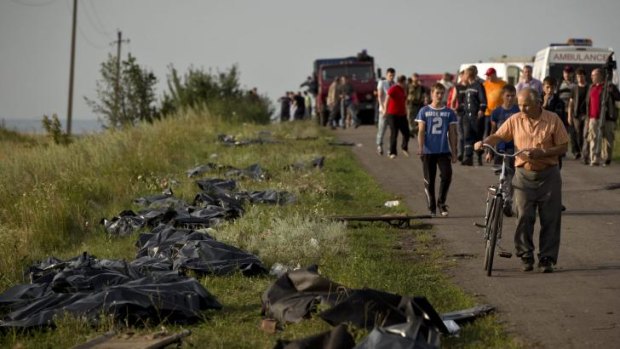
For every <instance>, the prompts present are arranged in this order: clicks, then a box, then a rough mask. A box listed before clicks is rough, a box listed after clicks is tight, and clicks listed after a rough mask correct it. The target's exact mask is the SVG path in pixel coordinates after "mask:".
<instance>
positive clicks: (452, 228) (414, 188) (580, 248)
mask: <svg viewBox="0 0 620 349" xmlns="http://www.w3.org/2000/svg"><path fill="white" fill-rule="evenodd" d="M334 134H335V135H336V136H337V137H338V138H339V139H340V140H343V141H351V142H355V143H357V144H358V145H359V146H356V147H353V149H352V150H353V153H354V154H355V155H356V156H357V158H358V159H359V161H360V162H361V164H362V165H363V167H364V168H366V169H367V171H368V172H369V173H370V174H371V175H372V176H374V177H375V178H376V180H377V181H378V182H379V183H380V184H381V185H382V186H383V188H384V189H386V190H387V191H388V192H391V193H394V194H395V196H398V197H400V198H401V199H402V200H404V201H405V202H406V204H407V206H408V208H409V209H410V210H411V211H412V212H413V213H415V214H426V212H427V210H426V203H425V199H424V194H423V179H422V168H421V162H420V161H419V158H418V157H417V156H415V155H414V154H415V150H416V149H417V143H415V144H411V147H410V149H411V154H412V156H411V157H410V158H406V157H404V156H403V155H402V154H400V155H399V156H398V157H397V158H396V159H394V160H391V159H388V158H387V157H385V156H383V157H380V156H379V155H377V154H376V152H375V151H376V146H375V141H374V140H375V134H376V128H375V127H374V126H362V127H360V128H358V129H355V130H354V129H347V130H340V129H339V130H337V131H334ZM388 137H389V131H388V132H386V143H385V144H386V145H387V140H388V139H389V138H388ZM416 141H417V140H416ZM562 177H563V183H564V185H563V203H564V205H565V206H566V207H567V211H566V212H565V213H564V215H563V218H562V243H561V247H560V256H559V261H558V264H557V266H556V272H555V273H553V274H542V273H539V272H537V271H534V272H529V273H524V272H522V271H521V270H520V262H519V260H518V258H515V257H513V258H511V259H505V258H496V262H495V268H494V269H495V270H494V276H493V277H490V278H489V277H486V275H485V273H484V272H483V270H482V256H483V241H482V237H481V235H480V233H479V228H476V227H474V226H473V223H474V222H481V221H482V218H481V216H482V213H483V210H484V200H485V197H486V194H485V190H486V189H485V188H486V187H487V186H488V185H490V184H492V183H494V182H495V181H496V180H497V179H496V176H494V174H493V172H492V170H491V166H490V165H488V164H485V166H483V167H464V166H461V165H459V164H455V165H454V175H453V180H452V186H451V188H450V193H449V195H448V202H447V204H448V206H449V208H450V216H449V217H448V218H435V219H432V220H429V221H430V222H431V223H432V224H433V225H434V226H435V229H436V231H437V236H438V237H439V238H440V239H442V240H443V241H444V242H445V249H446V258H451V259H455V260H457V263H456V267H455V268H454V269H452V270H450V271H449V273H450V275H451V276H452V277H453V279H454V281H455V282H456V283H457V284H459V285H460V286H462V287H463V288H464V289H465V290H467V291H468V292H470V293H472V294H475V295H478V296H479V297H480V299H481V302H487V303H490V304H493V305H495V306H497V308H498V313H499V316H500V318H501V319H502V320H504V321H506V323H507V328H508V330H509V331H510V332H511V333H514V334H515V335H516V336H517V337H520V338H521V339H522V340H523V341H524V342H525V343H527V344H526V345H527V347H535V348H539V347H541V348H584V347H589V348H620V253H619V252H618V249H620V189H615V190H606V189H605V188H604V187H605V186H606V185H609V184H614V183H615V184H619V183H620V164H612V165H611V166H610V167H606V168H602V167H589V166H585V165H583V164H582V163H581V162H579V161H575V160H566V161H565V162H564V168H563V169H562ZM513 233H514V219H513V218H507V219H506V220H505V221H504V239H503V241H502V243H501V245H502V246H503V247H504V248H505V249H507V250H510V251H514V245H513V242H512V236H513V235H512V234H513ZM534 241H535V242H536V246H538V243H537V242H538V238H537V237H536V236H535V240H534Z"/></svg>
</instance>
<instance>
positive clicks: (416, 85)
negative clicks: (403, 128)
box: [407, 73, 429, 137]
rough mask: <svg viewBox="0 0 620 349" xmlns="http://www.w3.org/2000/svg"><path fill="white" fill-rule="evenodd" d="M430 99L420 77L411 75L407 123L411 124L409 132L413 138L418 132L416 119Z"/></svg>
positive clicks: (414, 74)
mask: <svg viewBox="0 0 620 349" xmlns="http://www.w3.org/2000/svg"><path fill="white" fill-rule="evenodd" d="M428 98H429V95H428V90H427V88H426V87H424V86H423V85H422V84H421V83H420V75H418V73H413V74H412V75H411V83H410V84H408V85H407V122H408V123H409V132H410V133H411V136H412V137H413V136H415V135H416V134H417V132H418V130H417V123H416V121H415V119H416V117H417V116H418V113H419V112H420V109H421V108H422V107H423V106H424V105H425V104H428V101H427V100H428ZM414 132H415V133H414Z"/></svg>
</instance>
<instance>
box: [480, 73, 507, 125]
mask: <svg viewBox="0 0 620 349" xmlns="http://www.w3.org/2000/svg"><path fill="white" fill-rule="evenodd" d="M485 75H486V77H487V79H486V80H485V81H484V83H483V84H482V85H483V86H484V92H485V93H486V96H487V108H486V110H485V111H484V117H485V120H484V137H486V136H488V135H489V132H490V130H491V113H493V110H495V108H497V107H498V106H500V105H501V104H502V87H504V86H505V85H506V81H504V80H502V79H500V78H498V77H497V71H496V70H495V68H493V67H491V68H489V69H487V71H486V74H485Z"/></svg>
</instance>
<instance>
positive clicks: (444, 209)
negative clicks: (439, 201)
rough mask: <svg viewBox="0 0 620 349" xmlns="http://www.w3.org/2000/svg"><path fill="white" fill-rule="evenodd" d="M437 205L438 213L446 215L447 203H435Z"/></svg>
mask: <svg viewBox="0 0 620 349" xmlns="http://www.w3.org/2000/svg"><path fill="white" fill-rule="evenodd" d="M437 206H438V207H439V214H440V215H442V216H443V217H447V216H448V206H447V205H437Z"/></svg>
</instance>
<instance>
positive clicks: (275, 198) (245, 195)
mask: <svg viewBox="0 0 620 349" xmlns="http://www.w3.org/2000/svg"><path fill="white" fill-rule="evenodd" d="M237 196H238V197H239V198H242V199H246V200H247V201H249V202H250V203H252V204H272V205H290V204H294V203H295V201H297V198H296V197H295V195H293V194H291V193H289V192H287V191H275V190H262V191H251V192H239V193H237Z"/></svg>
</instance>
